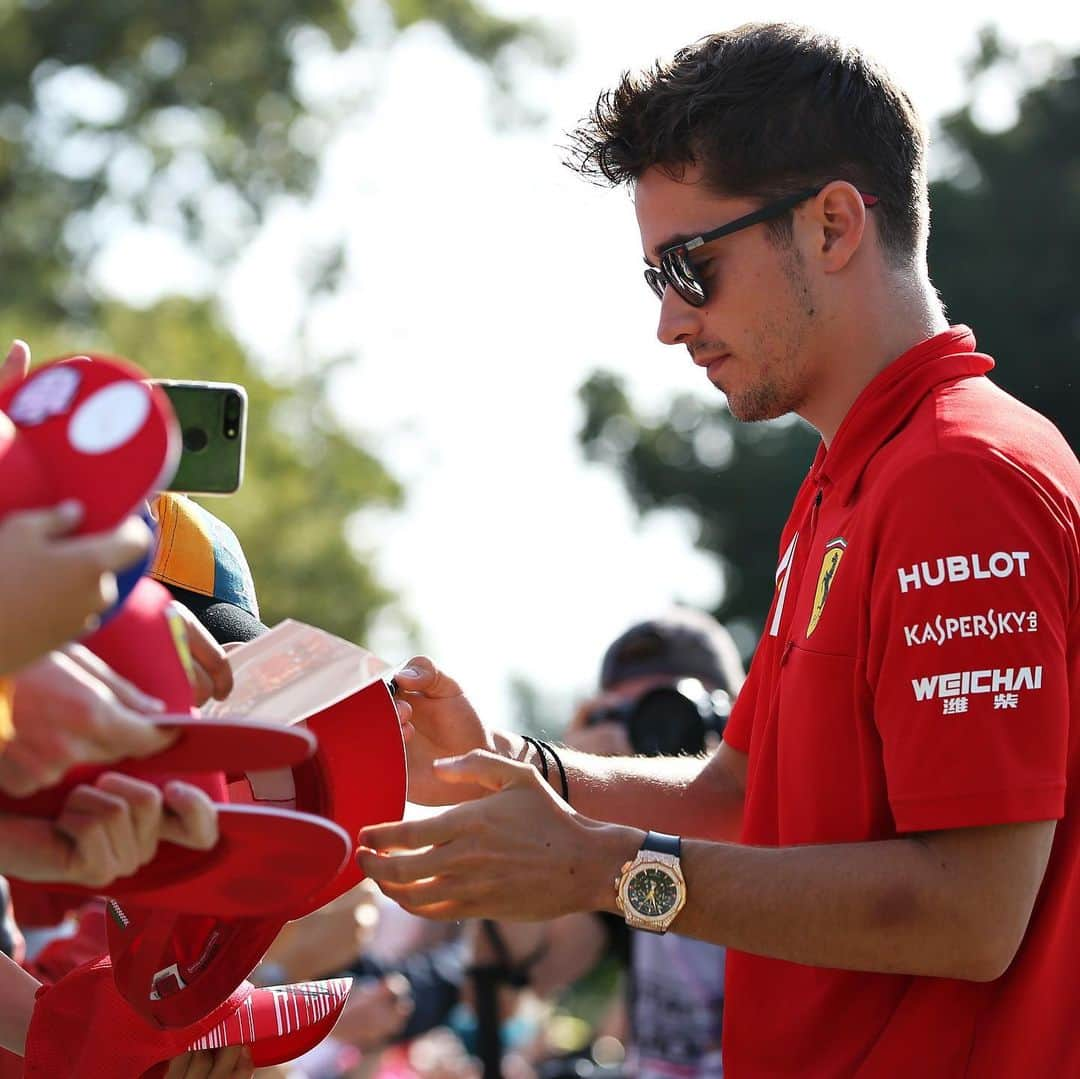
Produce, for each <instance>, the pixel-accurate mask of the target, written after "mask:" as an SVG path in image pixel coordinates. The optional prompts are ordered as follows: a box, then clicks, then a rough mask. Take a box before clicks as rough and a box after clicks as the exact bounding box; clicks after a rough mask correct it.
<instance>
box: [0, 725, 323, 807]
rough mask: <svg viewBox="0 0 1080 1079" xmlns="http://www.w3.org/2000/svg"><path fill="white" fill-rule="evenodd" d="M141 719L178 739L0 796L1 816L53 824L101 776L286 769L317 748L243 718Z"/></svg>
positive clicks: (297, 735)
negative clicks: (77, 792)
mask: <svg viewBox="0 0 1080 1079" xmlns="http://www.w3.org/2000/svg"><path fill="white" fill-rule="evenodd" d="M146 721H147V723H149V724H150V726H153V727H157V728H158V729H159V730H164V731H169V732H173V731H175V732H178V733H179V737H178V738H177V739H176V740H175V741H174V742H173V743H172V745H170V746H168V747H167V748H166V749H163V750H162V751H161V752H160V753H155V754H154V755H153V756H152V757H125V758H124V759H122V760H119V761H113V762H112V763H110V764H93V765H85V764H84V765H78V766H76V767H75V768H72V769H71V770H70V771H68V772H67V773H66V774H65V775H64V776H63V778H62V779H61V780H60V782H59V783H55V784H53V786H51V787H46V788H45V789H44V790H41V791H37V792H36V793H35V794H31V795H29V796H27V797H25V798H14V797H12V796H11V795H9V794H4V793H2V792H0V813H15V814H18V815H19V816H22V817H37V818H40V819H43V820H56V819H57V818H58V817H59V816H60V814H61V813H62V812H63V811H64V803H65V802H66V801H67V799H68V795H70V793H71V791H72V790H73V789H74V788H75V787H77V786H78V785H79V784H82V783H94V782H95V781H96V780H97V778H98V777H99V776H100V775H102V773H104V772H121V773H122V774H124V775H129V776H135V777H136V778H139V779H147V780H149V781H151V782H153V783H155V784H157V785H161V784H162V782H163V781H164V779H165V778H166V777H168V778H172V777H174V776H182V777H185V778H190V777H191V776H192V775H194V774H196V773H206V772H211V773H213V772H223V773H225V774H226V775H228V776H238V775H242V774H243V773H244V772H246V771H249V770H250V771H267V770H270V769H274V768H288V767H291V766H292V765H294V764H299V763H301V762H302V761H305V760H307V759H308V758H309V757H310V756H311V755H312V754H313V753H314V752H315V748H316V741H315V735H314V734H312V733H311V732H310V731H308V730H305V729H304V728H303V727H281V726H278V725H277V724H270V723H260V722H258V721H257V720H244V719H227V720H226V719H192V718H191V716H185V715H178V716H171V715H170V716H148V717H146Z"/></svg>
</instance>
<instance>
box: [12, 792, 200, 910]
mask: <svg viewBox="0 0 1080 1079" xmlns="http://www.w3.org/2000/svg"><path fill="white" fill-rule="evenodd" d="M162 840H167V841H168V842H170V843H177V844H179V845H180V846H182V847H190V848H192V849H194V850H209V849H210V848H211V847H213V846H214V844H215V843H217V840H218V828H217V810H216V809H215V807H214V804H213V802H211V801H210V798H209V797H208V796H207V795H206V794H205V793H204V792H203V791H201V790H199V789H198V788H197V787H192V786H191V785H189V784H187V783H181V782H179V781H174V782H171V783H167V784H166V785H165V787H164V788H162V789H159V788H158V787H155V786H154V785H153V784H152V783H147V782H145V781H144V780H141V779H133V778H132V777H131V776H124V775H119V774H117V773H115V772H106V773H105V774H104V775H102V776H99V777H98V779H97V780H96V782H95V783H93V784H92V785H91V784H82V785H81V786H78V787H75V788H74V789H73V790H72V791H71V793H70V794H69V795H68V797H67V800H66V802H65V803H64V808H63V810H62V811H61V814H60V816H59V817H58V818H57V819H56V820H55V821H46V820H39V819H36V818H32V817H15V816H7V817H0V872H3V873H4V874H6V875H9V876H12V877H18V878H19V879H21V880H26V881H37V882H39V883H43V884H45V883H57V884H78V885H82V886H84V887H87V888H94V889H100V890H102V891H107V889H108V886H109V885H110V884H111V883H112V882H113V881H114V880H117V879H118V878H120V877H127V876H130V875H131V874H132V873H134V872H135V871H136V870H137V869H139V867H140V866H144V865H146V863H147V862H149V861H150V860H151V859H152V858H153V857H154V855H155V854H156V853H157V848H158V843H159V842H161V841H162Z"/></svg>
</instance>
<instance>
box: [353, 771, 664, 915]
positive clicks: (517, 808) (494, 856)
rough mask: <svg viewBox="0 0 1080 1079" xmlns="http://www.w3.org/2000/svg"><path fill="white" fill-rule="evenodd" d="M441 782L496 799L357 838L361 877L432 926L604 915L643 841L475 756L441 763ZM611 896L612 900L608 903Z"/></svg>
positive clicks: (532, 776) (522, 774)
mask: <svg viewBox="0 0 1080 1079" xmlns="http://www.w3.org/2000/svg"><path fill="white" fill-rule="evenodd" d="M435 769H436V771H437V773H438V775H439V778H440V779H441V780H442V781H444V782H446V783H454V784H457V783H460V784H463V785H475V786H479V787H482V788H486V789H487V790H488V791H490V792H492V793H491V794H490V795H489V796H488V797H484V798H479V799H477V800H475V801H471V802H467V803H465V804H463V805H459V806H455V807H453V808H451V809H448V810H446V811H444V812H442V813H439V814H437V815H434V816H430V817H426V818H423V819H418V820H408V821H400V822H396V823H393V824H379V825H375V826H373V827H370V828H365V829H364V831H363V832H362V833H361V834H360V851H359V854H358V861H359V863H360V867H361V869H363V871H364V872H365V873H366V874H367V875H368V876H369V877H371V879H372V880H374V881H375V882H376V883H377V884H378V885H379V887H380V888H381V889H382V890H383V892H384V893H385V894H386V895H387V896H389V897H390V898H391V899H393V900H395V901H396V902H397V903H399V904H400V905H401V906H402V907H404V908H405V909H406V910H408V911H411V912H413V913H415V914H420V915H422V916H424V917H428V918H440V919H448V920H457V919H461V918H473V917H483V918H506V919H518V920H530V921H536V920H541V919H546V918H554V917H557V916H558V915H560V914H567V913H569V912H571V911H577V910H593V909H599V908H606V907H607V906H608V905H609V904H610V903H611V902H613V899H614V887H613V885H612V883H611V882H612V881H613V880H614V877H615V874H616V873H617V871H618V869H619V866H621V865H622V863H623V862H624V861H625V860H626V859H627V858H629V857H632V856H633V853H634V852H635V851H636V850H637V849H638V847H640V845H641V841H642V837H643V833H642V832H640V831H638V830H637V829H633V828H623V827H621V826H618V825H610V824H602V823H600V822H598V821H594V820H590V819H588V818H586V817H583V816H581V815H580V814H579V813H576V812H574V810H573V809H571V808H570V807H569V806H568V805H567V804H566V803H565V802H563V801H562V800H561V799H560V798H559V797H558V795H556V794H555V793H554V791H552V789H551V788H550V787H549V786H548V785H547V784H546V783H544V782H543V780H542V779H541V778H540V776H539V774H538V773H537V771H536V769H535V768H533V767H532V766H531V765H528V764H521V763H518V762H516V761H508V760H505V759H503V758H501V757H499V756H497V755H495V754H493V753H488V752H486V751H483V750H476V751H474V752H472V753H468V754H466V755H465V756H462V757H454V758H450V759H448V760H443V761H439V762H438V763H437V764H436V765H435ZM608 893H610V896H609V894H608Z"/></svg>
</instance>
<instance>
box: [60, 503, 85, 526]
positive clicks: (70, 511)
mask: <svg viewBox="0 0 1080 1079" xmlns="http://www.w3.org/2000/svg"><path fill="white" fill-rule="evenodd" d="M56 511H57V513H60V514H62V515H63V516H64V517H66V518H67V519H68V520H71V521H77V520H78V519H79V518H80V517H81V516H82V515H83V504H82V503H81V502H80V501H79V500H78V499H75V498H65V499H64V501H63V502H61V503H60V504H59V505H58V506H57V507H56Z"/></svg>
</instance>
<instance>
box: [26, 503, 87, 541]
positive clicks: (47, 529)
mask: <svg viewBox="0 0 1080 1079" xmlns="http://www.w3.org/2000/svg"><path fill="white" fill-rule="evenodd" d="M82 518H83V507H82V503H81V502H76V501H75V500H74V499H71V498H69V499H67V500H66V501H64V502H61V503H59V504H58V505H56V506H50V507H49V508H48V509H44V510H23V511H20V512H18V513H13V514H12V515H11V517H10V521H11V523H12V525H13V526H15V527H17V528H19V529H20V530H22V531H24V532H25V533H27V538H28V539H37V540H47V539H56V538H58V537H60V536H66V535H67V534H68V533H69V532H70V531H71V530H72V529H73V528H75V527H76V526H77V525H78V523H79V522H80V521H81V520H82Z"/></svg>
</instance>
